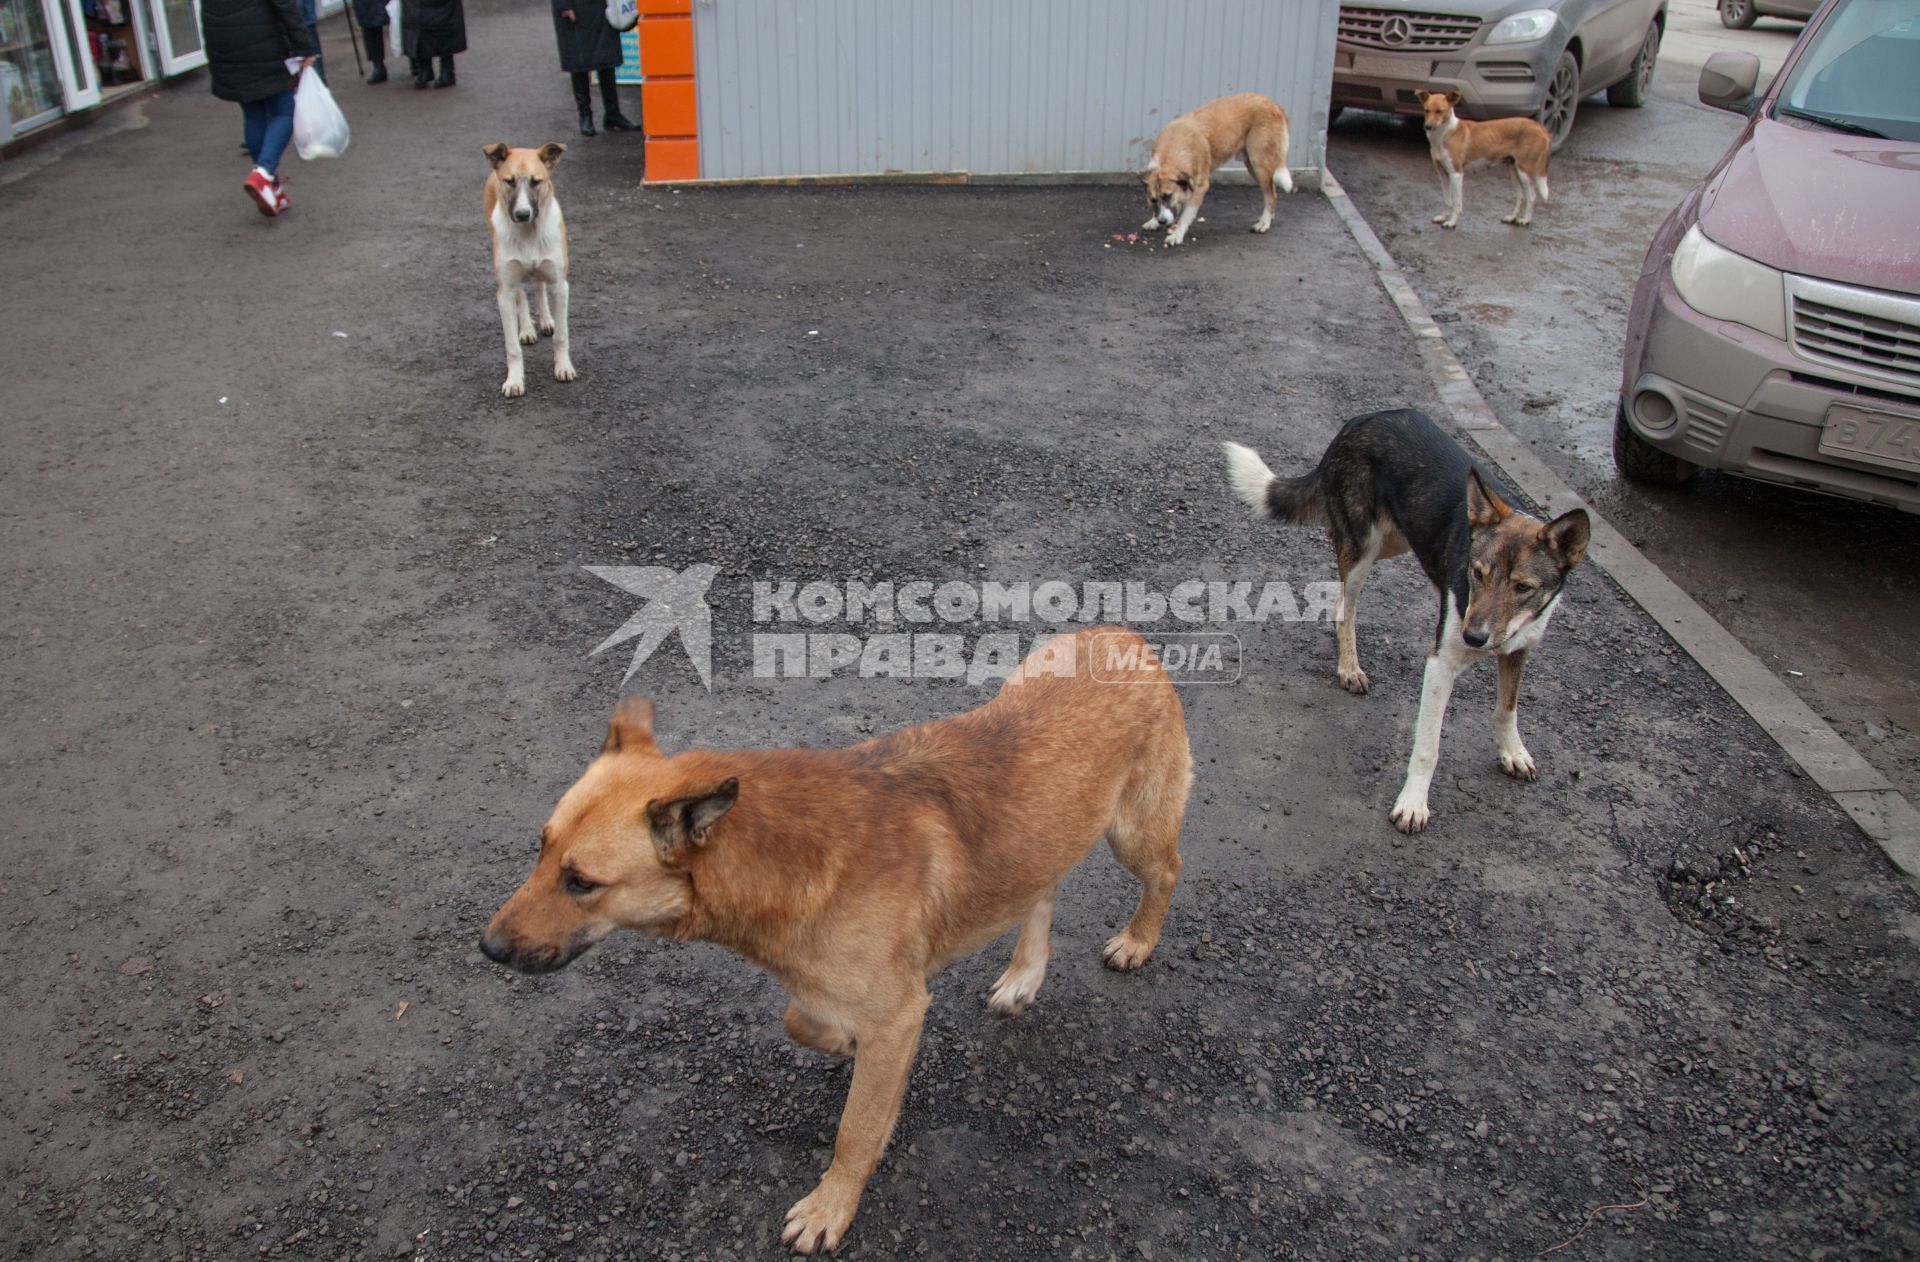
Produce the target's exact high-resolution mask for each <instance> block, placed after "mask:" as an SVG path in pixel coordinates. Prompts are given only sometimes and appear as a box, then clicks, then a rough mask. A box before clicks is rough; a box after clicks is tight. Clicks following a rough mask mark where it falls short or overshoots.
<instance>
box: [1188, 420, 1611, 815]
mask: <svg viewBox="0 0 1920 1262" xmlns="http://www.w3.org/2000/svg"><path fill="white" fill-rule="evenodd" d="M1224 446H1225V447H1226V451H1227V462H1228V472H1229V476H1230V477H1231V479H1232V482H1233V489H1234V491H1235V492H1237V493H1238V494H1239V496H1240V498H1241V499H1243V500H1245V501H1246V502H1247V503H1248V504H1249V505H1251V506H1252V507H1253V509H1254V510H1255V511H1256V512H1259V513H1261V514H1263V515H1265V516H1268V517H1277V518H1279V519H1280V520H1282V521H1292V522H1308V521H1312V520H1313V519H1315V518H1317V517H1325V518H1326V522H1327V533H1328V534H1329V535H1331V536H1332V538H1333V552H1334V558H1335V560H1336V561H1337V562H1338V563H1339V566H1340V605H1339V611H1338V627H1337V632H1336V634H1337V638H1338V641H1339V654H1340V658H1339V673H1340V684H1341V686H1342V687H1344V688H1345V689H1346V690H1347V691H1348V692H1365V691H1367V688H1368V686H1369V685H1368V681H1367V673H1366V672H1365V671H1363V670H1361V669H1360V653H1359V649H1358V647H1357V646H1356V644H1355V643H1354V633H1353V629H1354V613H1355V606H1356V602H1357V601H1358V600H1359V597H1360V585H1361V584H1362V583H1364V582H1365V581H1366V578H1367V571H1368V570H1369V569H1370V568H1372V566H1373V563H1374V562H1375V561H1377V560H1380V559H1381V558H1382V557H1394V556H1399V555H1400V554H1401V553H1403V552H1412V553H1413V555H1414V557H1415V559H1417V560H1418V561H1419V562H1420V568H1421V569H1423V570H1425V571H1426V574H1427V578H1428V579H1429V580H1431V581H1432V583H1433V585H1434V587H1436V588H1437V589H1439V592H1440V622H1439V627H1438V629H1437V630H1436V631H1435V633H1434V643H1433V651H1432V652H1431V653H1429V654H1427V668H1426V675H1425V678H1424V680H1423V682H1422V684H1421V688H1420V718H1419V721H1418V722H1417V723H1416V725H1415V728H1414V736H1413V753H1412V755H1411V756H1410V757H1409V758H1408V760H1407V779H1406V783H1405V784H1403V785H1402V786H1401V789H1400V796H1399V798H1398V799H1397V800H1395V802H1394V804H1393V822H1394V824H1395V826H1396V827H1398V828H1399V829H1400V831H1401V832H1407V833H1411V832H1418V831H1419V830H1420V829H1422V828H1425V827H1426V826H1427V821H1428V820H1429V819H1431V818H1432V813H1431V812H1430V811H1429V810H1428V809H1427V789H1428V786H1429V785H1431V784H1432V782H1433V769H1434V766H1435V764H1436V763H1437V762H1438V761H1439V757H1440V725H1441V723H1442V721H1443V720H1444V719H1445V718H1446V714H1447V699H1448V698H1449V697H1451V696H1452V695H1453V681H1454V680H1455V679H1456V678H1458V677H1459V674H1460V672H1461V671H1462V670H1464V669H1466V668H1467V667H1468V666H1470V665H1472V664H1473V663H1474V662H1476V661H1478V660H1480V659H1481V658H1483V657H1491V656H1497V657H1498V658H1499V661H1500V701H1499V708H1498V709H1497V710H1495V712H1494V718H1493V735H1494V742H1495V744H1496V745H1497V746H1498V748H1499V752H1500V766H1501V767H1502V769H1504V770H1505V771H1506V773H1507V774H1508V775H1510V776H1513V777H1514V778H1516V779H1519V780H1531V779H1533V778H1534V776H1535V775H1536V774H1537V769H1536V767H1535V764H1534V761H1533V755H1532V754H1529V753H1528V752H1527V747H1526V746H1525V745H1523V744H1522V743H1521V741H1520V722H1519V705H1520V675H1521V672H1522V671H1523V670H1524V669H1525V668H1526V664H1527V654H1528V652H1530V651H1531V650H1532V649H1533V648H1534V646H1535V645H1537V644H1539V643H1540V639H1541V637H1542V636H1544V635H1545V634H1546V631H1547V622H1548V620H1549V619H1551V618H1552V616H1553V610H1554V606H1555V601H1557V600H1558V599H1559V596H1560V592H1561V589H1562V587H1563V586H1564V585H1565V583H1566V581H1567V575H1568V574H1569V573H1570V572H1571V571H1572V570H1573V567H1574V566H1576V565H1578V564H1580V561H1581V559H1582V558H1583V557H1585V556H1586V554H1587V538H1588V533H1589V530H1590V523H1589V522H1588V520H1587V512H1586V510H1585V509H1583V508H1576V509H1573V510H1572V511H1571V512H1567V513H1562V514H1561V515H1560V516H1559V517H1556V518H1554V519H1553V520H1552V521H1551V522H1544V521H1541V520H1540V519H1539V518H1537V517H1530V516H1528V515H1527V514H1525V513H1522V512H1518V511H1516V510H1515V509H1513V508H1511V507H1510V506H1509V502H1510V501H1511V500H1512V499H1513V496H1512V495H1511V494H1510V493H1508V492H1506V491H1504V490H1503V489H1501V487H1500V484H1499V483H1498V482H1497V481H1496V480H1495V479H1494V478H1493V477H1492V475H1491V474H1489V473H1487V471H1486V470H1484V469H1482V468H1481V467H1480V466H1479V465H1477V464H1475V463H1474V461H1473V458H1472V457H1471V456H1469V455H1467V453H1466V452H1465V451H1464V450H1462V449H1461V447H1460V444H1458V443H1456V442H1454V441H1453V439H1451V438H1449V437H1447V435H1446V434H1445V433H1444V432H1442V430H1441V429H1440V427H1439V426H1438V425H1436V424H1434V423H1433V421H1432V420H1431V419H1430V418H1429V417H1427V416H1426V415H1425V414H1424V413H1421V412H1416V411H1413V410H1411V409H1406V410H1401V411H1394V412H1374V413H1371V414H1369V415H1366V416H1356V417H1354V418H1352V419H1351V420H1349V421H1347V422H1346V423H1345V424H1343V425H1342V426H1341V427H1340V432H1339V434H1337V435H1336V436H1335V437H1334V440H1333V442H1332V443H1331V444H1329V445H1328V447H1327V450H1326V454H1325V455H1323V456H1321V457H1320V463H1319V465H1318V466H1316V467H1315V468H1314V469H1312V470H1311V471H1309V472H1307V473H1305V474H1302V475H1301V476H1299V477H1296V478H1281V477H1276V476H1274V473H1273V470H1271V469H1269V468H1267V466H1266V462H1264V461H1263V460H1261V459H1260V457H1259V456H1258V455H1256V454H1255V453H1254V452H1253V451H1252V450H1251V449H1249V448H1246V447H1242V446H1240V445H1239V444H1238V443H1226V444H1224Z"/></svg>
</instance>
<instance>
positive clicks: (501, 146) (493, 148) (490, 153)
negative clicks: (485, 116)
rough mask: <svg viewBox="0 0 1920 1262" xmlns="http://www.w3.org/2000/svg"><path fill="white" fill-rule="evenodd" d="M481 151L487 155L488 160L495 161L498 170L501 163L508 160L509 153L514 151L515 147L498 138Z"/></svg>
mask: <svg viewBox="0 0 1920 1262" xmlns="http://www.w3.org/2000/svg"><path fill="white" fill-rule="evenodd" d="M480 152H482V153H484V154H486V155H487V161H488V162H491V163H493V166H494V169H495V170H496V171H497V170H499V169H500V164H501V163H502V162H505V161H506V160H507V155H508V154H510V153H512V152H513V149H512V148H511V147H510V146H508V145H506V144H505V143H503V142H501V141H498V140H496V141H494V142H493V143H492V144H490V145H488V146H487V147H486V148H484V149H482V150H481V151H480Z"/></svg>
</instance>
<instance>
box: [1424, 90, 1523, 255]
mask: <svg viewBox="0 0 1920 1262" xmlns="http://www.w3.org/2000/svg"><path fill="white" fill-rule="evenodd" d="M1418 96H1419V97H1420V107H1421V110H1422V111H1423V112H1424V113H1425V114H1426V117H1427V121H1426V128H1427V149H1428V151H1429V152H1431V153H1432V155H1433V165H1434V169H1435V170H1437V171H1439V172H1440V179H1441V181H1442V184H1443V192H1444V195H1445V197H1446V209H1445V210H1442V211H1441V212H1440V213H1439V214H1437V215H1435V216H1434V217H1433V222H1435V223H1437V224H1439V225H1440V226H1441V227H1442V228H1451V227H1453V226H1454V225H1455V224H1457V223H1459V222H1460V206H1461V201H1462V196H1461V195H1462V191H1463V186H1464V185H1465V183H1466V172H1467V168H1468V167H1470V166H1472V165H1473V164H1474V163H1476V162H1511V163H1513V182H1514V184H1515V185H1516V186H1517V187H1516V189H1515V197H1514V203H1513V213H1512V214H1511V215H1505V216H1502V217H1501V220H1500V222H1501V223H1510V224H1514V225H1516V226H1518V227H1521V228H1524V227H1526V226H1527V225H1528V224H1530V223H1532V222H1533V199H1534V195H1535V194H1536V193H1538V194H1539V197H1540V200H1541V201H1543V202H1544V201H1546V200H1547V163H1548V162H1549V161H1550V160H1551V159H1552V157H1553V137H1552V136H1551V135H1549V134H1548V132H1547V129H1546V128H1544V127H1542V126H1541V125H1540V124H1538V123H1536V122H1534V121H1533V120H1532V119H1531V118H1497V119H1494V120H1493V121H1492V122H1487V123H1475V122H1469V121H1468V120H1467V119H1464V118H1461V117H1460V116H1459V115H1458V114H1455V113H1454V112H1453V107H1454V105H1455V104H1456V103H1457V102H1458V101H1459V100H1460V93H1459V92H1457V91H1448V92H1421V93H1418Z"/></svg>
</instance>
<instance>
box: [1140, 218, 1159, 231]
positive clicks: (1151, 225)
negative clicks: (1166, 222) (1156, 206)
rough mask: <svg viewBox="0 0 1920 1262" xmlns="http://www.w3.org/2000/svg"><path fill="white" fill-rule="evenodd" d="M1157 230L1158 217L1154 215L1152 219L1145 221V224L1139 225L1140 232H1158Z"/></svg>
mask: <svg viewBox="0 0 1920 1262" xmlns="http://www.w3.org/2000/svg"><path fill="white" fill-rule="evenodd" d="M1159 228H1160V216H1158V215H1155V216H1154V217H1153V218H1151V219H1149V220H1147V221H1146V222H1145V223H1143V224H1141V225H1140V231H1142V232H1156V231H1158V230H1159Z"/></svg>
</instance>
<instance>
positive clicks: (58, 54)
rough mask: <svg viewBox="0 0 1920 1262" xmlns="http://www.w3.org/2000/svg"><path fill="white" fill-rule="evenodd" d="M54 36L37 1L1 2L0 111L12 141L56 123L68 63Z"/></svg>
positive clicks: (45, 14)
mask: <svg viewBox="0 0 1920 1262" xmlns="http://www.w3.org/2000/svg"><path fill="white" fill-rule="evenodd" d="M56 2H57V3H62V4H64V3H65V0H56ZM54 36H55V30H54V28H53V27H52V26H51V25H50V24H49V23H48V21H47V11H46V10H45V9H44V8H42V7H41V3H40V0H0V108H4V109H5V110H6V114H7V122H8V127H7V128H6V130H7V131H8V132H10V133H11V134H12V135H16V136H17V135H19V134H20V133H21V132H24V131H27V130H29V129H30V128H34V127H38V126H40V125H41V124H42V123H48V122H51V121H53V120H54V119H56V118H58V117H60V112H61V106H62V105H63V104H64V103H65V100H66V89H65V80H64V78H63V76H62V74H61V69H62V67H63V66H64V65H67V64H69V62H68V59H67V57H66V50H65V48H63V47H62V46H60V45H58V44H56V43H55V41H54ZM95 99H96V100H97V99H98V97H97V96H96V98H95Z"/></svg>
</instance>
